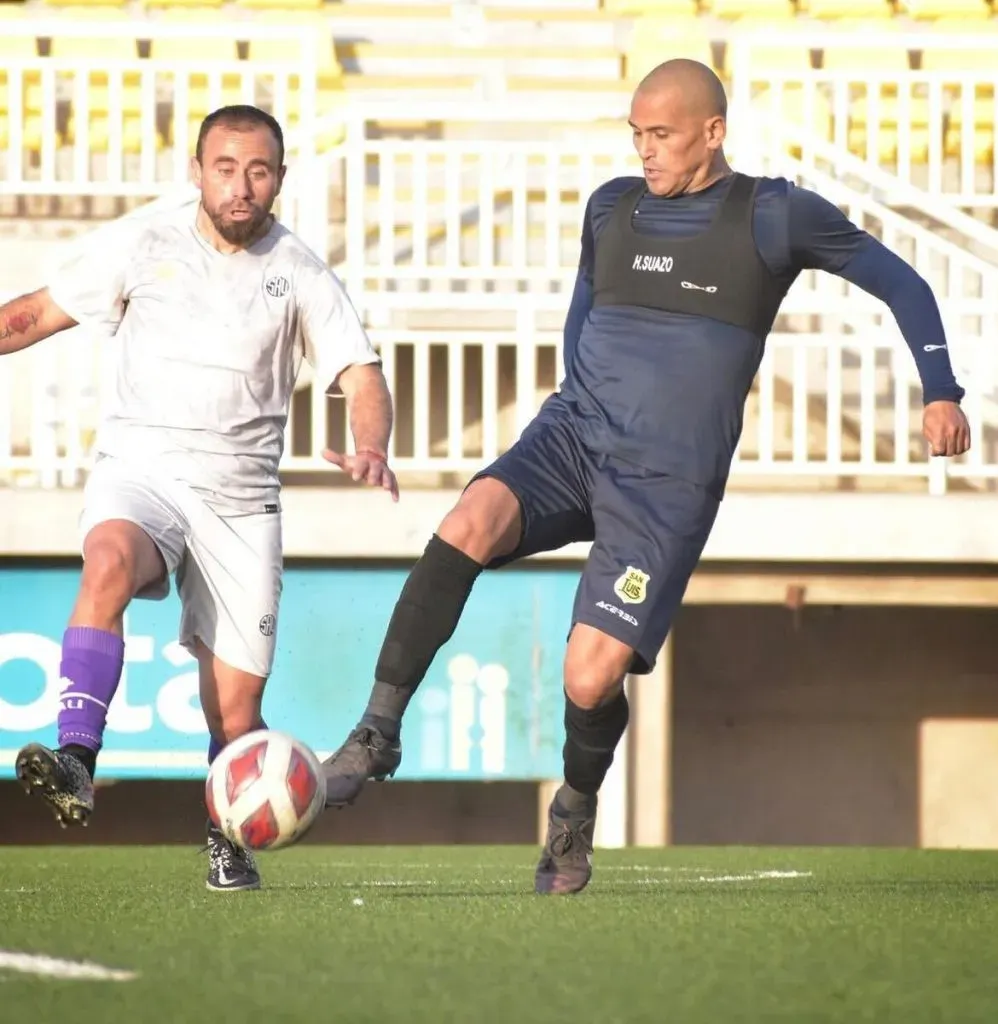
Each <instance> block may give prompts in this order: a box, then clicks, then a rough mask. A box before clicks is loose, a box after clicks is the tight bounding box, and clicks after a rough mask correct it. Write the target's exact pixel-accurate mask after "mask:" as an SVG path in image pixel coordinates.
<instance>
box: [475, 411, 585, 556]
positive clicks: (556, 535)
mask: <svg viewBox="0 0 998 1024" xmlns="http://www.w3.org/2000/svg"><path fill="white" fill-rule="evenodd" d="M482 477H492V478H494V479H496V480H500V481H501V482H502V483H504V484H505V485H506V486H507V487H508V488H509V489H510V490H511V491H512V492H513V494H514V495H515V496H516V499H517V501H518V502H519V504H520V515H521V532H520V541H519V544H518V545H517V547H516V548H515V550H514V551H513V552H512V553H511V554H509V555H504V556H503V557H501V558H496V559H494V560H493V561H492V562H490V563H489V565H488V568H491V569H495V568H498V567H499V566H501V565H505V564H507V563H508V562H512V561H515V560H516V559H518V558H525V557H526V556H527V555H534V554H538V553H540V552H543V551H554V550H556V549H557V548H560V547H564V546H565V545H566V544H571V543H573V542H575V541H586V540H592V539H593V523H592V515H591V509H590V495H591V493H592V486H593V480H594V478H595V462H594V460H593V458H592V456H591V455H590V454H589V453H588V452H587V451H586V450H585V449H584V448H583V446H582V445H581V444H580V443H579V439H578V436H577V435H576V432H575V430H574V427H573V425H572V422H571V419H570V417H569V416H568V415H567V414H566V413H553V412H548V413H545V412H542V413H541V414H540V415H538V416H537V417H536V418H535V419H534V420H533V421H532V422H531V424H530V425H529V426H528V427H527V429H526V430H525V431H524V432H523V434H522V435H521V437H520V438H519V440H518V441H517V442H516V443H515V444H514V445H513V446H512V448H510V449H509V451H507V452H505V453H504V454H503V455H500V456H499V458H498V459H496V461H495V462H493V463H492V464H491V465H490V466H488V467H487V468H486V469H483V470H482V471H481V472H480V473H478V474H477V475H476V476H475V478H474V479H476V480H477V479H481V478H482Z"/></svg>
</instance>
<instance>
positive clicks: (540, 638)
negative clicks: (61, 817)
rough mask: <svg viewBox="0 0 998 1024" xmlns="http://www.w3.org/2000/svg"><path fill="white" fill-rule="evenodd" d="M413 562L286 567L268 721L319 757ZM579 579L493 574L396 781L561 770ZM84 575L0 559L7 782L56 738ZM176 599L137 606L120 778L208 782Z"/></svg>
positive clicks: (411, 729)
mask: <svg viewBox="0 0 998 1024" xmlns="http://www.w3.org/2000/svg"><path fill="white" fill-rule="evenodd" d="M405 575H406V574H405V572H404V571H403V570H398V569H382V568H372V569H363V568H361V569H338V568H297V567H291V568H288V569H287V570H286V573H285V580H284V593H283V597H282V601H281V613H280V622H279V624H278V640H279V642H278V649H277V660H276V664H275V667H274V673H273V675H272V677H271V679H270V681H269V683H268V685H267V692H266V695H265V697H264V715H265V716H266V719H267V723H268V725H270V726H271V727H272V728H275V729H281V730H283V731H286V732H289V733H291V734H292V735H295V736H297V737H299V738H300V739H302V740H303V741H304V742H306V743H308V744H309V746H311V747H312V749H313V750H315V751H316V753H317V754H319V755H320V757H324V756H326V755H327V754H328V753H329V752H330V751H331V750H333V749H335V748H336V747H337V746H338V745H339V744H340V742H342V740H343V739H344V738H345V737H346V735H347V733H348V732H349V731H350V729H351V728H353V726H354V725H355V723H356V721H357V719H358V717H359V716H360V714H361V712H362V711H363V708H364V705H365V704H366V701H367V696H368V693H369V691H370V686H371V681H372V674H373V671H374V666H375V662H376V661H377V656H378V650H379V648H380V646H381V640H382V637H383V635H384V630H385V628H386V626H387V624H388V619H389V616H390V615H391V611H392V608H393V606H394V603H395V600H396V599H397V597H398V595H399V592H400V591H401V589H402V584H403V582H404V581H405ZM577 579H578V577H577V573H576V572H573V571H565V570H550V571H547V570H541V571H533V570H530V569H524V570H517V569H505V570H503V571H502V572H499V573H486V574H485V575H483V576H482V578H481V579H480V580H479V582H478V584H477V585H476V587H475V590H474V592H473V593H472V596H471V598H470V599H469V601H468V604H467V606H466V608H465V613H464V616H463V618H462V620H461V624H460V625H459V627H458V629H457V632H456V633H455V634H454V636H453V637H452V639H451V640H450V642H449V643H448V644H447V645H446V646H445V647H444V648H443V649H442V650H441V651H440V653H439V654H438V656H437V658H436V660H435V661H434V663H433V665H432V666H431V668H430V672H429V674H428V676H427V678H426V681H425V682H424V684H423V685H422V686H421V687H420V689H419V691H418V693H417V695H416V697H415V699H414V700H413V703H412V704H411V705H410V708H409V712H408V714H407V716H406V720H405V725H404V728H403V733H402V740H403V749H404V752H405V757H404V760H403V763H402V767H401V769H400V770H399V773H398V775H397V776H396V777H397V778H399V779H542V778H558V777H560V775H561V746H562V742H563V739H564V729H563V725H562V710H563V704H562V683H561V670H562V658H563V654H564V649H565V638H566V634H567V631H568V626H569V623H570V618H571V610H572V601H573V598H574V594H575V587H576V583H577ZM77 582H78V573H77V571H76V570H74V569H64V568H32V569H22V568H16V569H14V568H8V569H5V568H3V567H2V566H0V778H11V777H12V776H13V760H14V755H15V753H16V751H17V750H18V748H19V747H21V746H22V745H23V744H24V743H27V742H30V741H32V740H37V741H40V742H42V743H46V744H50V745H52V744H54V743H55V741H56V726H55V722H56V712H57V709H58V698H59V691H60V686H61V684H60V676H59V660H60V645H61V638H62V632H63V630H64V628H65V623H66V620H67V618H68V616H69V612H70V609H71V607H72V603H73V600H74V598H75V595H76V587H77ZM179 620H180V606H179V602H178V600H177V597H176V595H175V594H171V596H170V597H169V598H168V599H167V600H165V601H158V602H156V601H135V602H133V603H132V606H131V608H130V609H129V610H128V614H127V618H126V629H125V672H124V676H123V678H122V683H121V686H120V688H119V690H118V693H117V695H116V697H115V699H114V701H113V702H112V706H111V709H110V712H109V715H108V730H107V733H106V737H105V747H104V751H103V752H102V754H101V771H102V774H103V775H104V776H105V777H117V778H200V777H203V776H204V774H205V771H206V767H207V766H206V760H205V754H206V751H207V743H208V733H207V729H206V728H205V725H204V720H203V718H202V716H201V711H200V705H199V702H198V680H197V665H196V662H195V661H194V659H193V658H192V657H191V656H190V655H189V654H188V653H187V652H186V651H185V650H184V649H183V648H182V647H181V646H180V645H179V644H178V643H177V642H176V636H177V628H178V623H179Z"/></svg>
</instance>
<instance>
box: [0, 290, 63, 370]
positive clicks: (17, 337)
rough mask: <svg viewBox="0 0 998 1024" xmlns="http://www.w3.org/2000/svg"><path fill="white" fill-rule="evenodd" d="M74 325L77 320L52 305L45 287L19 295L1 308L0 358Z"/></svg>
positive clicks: (50, 297) (52, 302) (53, 303)
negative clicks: (28, 293)
mask: <svg viewBox="0 0 998 1024" xmlns="http://www.w3.org/2000/svg"><path fill="white" fill-rule="evenodd" d="M75 326H76V321H75V320H74V319H73V318H72V317H71V316H69V315H68V314H67V313H65V312H63V310H62V309H60V308H59V306H57V305H56V304H55V302H54V300H53V299H52V296H51V295H50V294H49V290H48V289H47V288H42V289H40V290H39V291H37V292H32V293H31V294H30V295H21V296H20V297H18V298H16V299H12V300H11V301H10V302H8V303H6V304H4V305H3V306H0V356H3V355H7V354H8V353H10V352H19V351H20V350H21V349H25V348H30V347H31V346H32V345H34V344H37V343H38V342H39V341H44V339H45V338H49V337H51V336H52V335H53V334H57V333H58V332H59V331H65V330H68V329H69V328H70V327H75Z"/></svg>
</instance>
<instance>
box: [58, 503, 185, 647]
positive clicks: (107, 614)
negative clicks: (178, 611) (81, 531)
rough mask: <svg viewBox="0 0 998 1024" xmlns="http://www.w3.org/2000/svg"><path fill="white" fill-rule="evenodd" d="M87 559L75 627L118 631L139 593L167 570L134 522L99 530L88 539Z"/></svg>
mask: <svg viewBox="0 0 998 1024" xmlns="http://www.w3.org/2000/svg"><path fill="white" fill-rule="evenodd" d="M150 549H151V552H150ZM83 556H84V561H83V573H82V576H81V579H80V594H79V598H78V600H77V603H76V608H75V609H74V613H73V617H72V624H74V625H87V626H94V627H96V628H98V629H114V628H115V627H116V626H117V624H118V622H119V620H120V618H121V615H122V612H124V610H125V608H126V607H127V606H128V602H129V601H131V599H132V598H133V597H134V596H135V594H136V592H137V591H139V590H141V589H142V587H143V586H145V585H146V584H148V583H151V582H152V581H153V580H154V579H155V578H156V575H157V573H159V572H165V571H166V567H165V565H163V564H162V556H160V555H159V552H158V551H157V550H156V547H155V545H154V544H153V542H152V540H150V538H149V537H148V535H147V534H145V533H144V532H143V531H142V530H141V529H140V528H139V527H137V526H135V525H133V524H132V523H102V524H101V525H100V526H97V527H95V528H94V529H93V530H91V531H90V533H89V534H88V536H87V539H86V542H85V544H84V550H83ZM156 560H158V562H159V564H158V565H157V564H156Z"/></svg>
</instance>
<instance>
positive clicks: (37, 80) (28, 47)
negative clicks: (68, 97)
mask: <svg viewBox="0 0 998 1024" xmlns="http://www.w3.org/2000/svg"><path fill="white" fill-rule="evenodd" d="M2 9H3V8H2V7H0V10H2ZM19 17H20V11H18V12H17V13H16V14H12V15H0V18H3V20H5V21H6V20H15V19H17V18H19ZM37 57H38V40H37V39H36V38H35V37H34V36H33V35H13V34H8V33H5V32H4V31H3V30H2V29H0V93H2V94H3V96H2V98H0V109H2V110H3V111H4V112H5V113H6V111H7V110H8V109H9V106H8V104H9V100H8V94H9V90H10V81H9V79H8V70H7V68H6V66H5V65H6V62H7V61H8V60H11V59H13V60H24V59H33V58H37ZM20 77H21V95H22V101H23V106H24V110H25V111H26V112H27V113H28V114H38V113H40V112H41V109H42V76H41V72H39V71H25V72H23V73H22V74H21V75H20ZM4 120H6V119H5V118H4Z"/></svg>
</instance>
